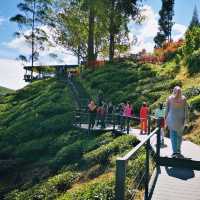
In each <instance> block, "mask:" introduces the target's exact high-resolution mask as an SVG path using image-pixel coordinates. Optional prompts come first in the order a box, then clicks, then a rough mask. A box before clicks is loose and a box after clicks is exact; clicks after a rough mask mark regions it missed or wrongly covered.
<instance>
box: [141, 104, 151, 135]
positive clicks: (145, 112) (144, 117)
mask: <svg viewBox="0 0 200 200" xmlns="http://www.w3.org/2000/svg"><path fill="white" fill-rule="evenodd" d="M148 115H149V108H148V106H147V103H146V102H143V104H142V107H141V108H140V128H141V131H140V134H147V128H148V127H147V121H148Z"/></svg>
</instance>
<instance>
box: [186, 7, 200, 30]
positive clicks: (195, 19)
mask: <svg viewBox="0 0 200 200" xmlns="http://www.w3.org/2000/svg"><path fill="white" fill-rule="evenodd" d="M194 26H200V22H199V16H198V10H197V7H196V6H195V7H194V11H193V16H192V20H191V22H190V25H189V27H188V28H189V29H191V28H193V27H194Z"/></svg>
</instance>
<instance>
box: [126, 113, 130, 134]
mask: <svg viewBox="0 0 200 200" xmlns="http://www.w3.org/2000/svg"><path fill="white" fill-rule="evenodd" d="M129 129H130V118H129V117H127V134H129Z"/></svg>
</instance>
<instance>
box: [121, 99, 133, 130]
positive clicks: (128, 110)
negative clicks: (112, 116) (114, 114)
mask: <svg viewBox="0 0 200 200" xmlns="http://www.w3.org/2000/svg"><path fill="white" fill-rule="evenodd" d="M132 116H133V107H132V105H131V104H130V103H129V102H127V103H126V105H125V106H124V112H123V119H124V120H123V121H124V123H123V127H124V128H125V126H126V124H127V125H128V124H129V122H130V118H131V117H132Z"/></svg>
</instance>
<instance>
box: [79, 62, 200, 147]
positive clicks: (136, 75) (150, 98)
mask: <svg viewBox="0 0 200 200" xmlns="http://www.w3.org/2000/svg"><path fill="white" fill-rule="evenodd" d="M79 82H80V84H82V86H83V87H84V88H85V90H87V92H88V93H90V94H91V96H93V97H94V98H95V99H96V96H97V94H98V91H100V90H101V91H103V94H104V98H105V100H106V101H108V102H109V101H112V102H114V104H117V103H121V102H126V101H127V100H129V101H130V102H131V103H132V104H133V108H134V114H135V115H137V116H138V113H139V108H140V106H141V104H142V102H143V101H146V102H147V103H148V104H149V105H150V108H151V109H152V111H153V110H154V109H155V108H156V106H158V104H159V103H160V102H163V103H165V102H166V98H167V97H168V96H169V95H170V94H171V92H172V90H173V88H174V86H176V85H179V86H181V87H182V89H183V94H184V95H185V96H186V97H187V100H188V103H189V105H190V127H189V130H188V131H187V132H186V136H185V137H186V138H188V139H190V140H192V141H193V142H194V143H197V144H200V131H199V130H200V125H199V124H200V123H199V121H200V73H196V74H195V75H194V74H193V75H192V76H191V75H190V74H189V72H188V70H187V67H186V66H185V64H184V62H182V61H181V60H180V61H177V60H176V59H172V60H170V61H169V62H166V63H165V64H163V65H152V64H144V65H141V64H136V63H133V62H130V61H125V62H116V63H114V64H107V65H105V66H104V67H102V68H100V69H98V70H92V69H87V70H85V71H84V73H83V74H82V79H80V80H79Z"/></svg>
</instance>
